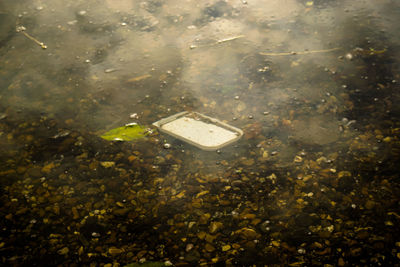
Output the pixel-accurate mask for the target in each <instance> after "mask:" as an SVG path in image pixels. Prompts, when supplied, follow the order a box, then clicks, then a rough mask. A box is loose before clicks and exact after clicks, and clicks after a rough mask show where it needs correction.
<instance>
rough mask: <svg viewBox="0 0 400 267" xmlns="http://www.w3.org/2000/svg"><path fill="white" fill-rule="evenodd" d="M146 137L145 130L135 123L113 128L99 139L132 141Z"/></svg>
mask: <svg viewBox="0 0 400 267" xmlns="http://www.w3.org/2000/svg"><path fill="white" fill-rule="evenodd" d="M146 135H147V133H146V128H145V127H143V126H140V125H138V124H136V123H129V124H126V125H125V126H122V127H118V128H114V129H112V130H110V131H108V132H106V133H105V134H103V135H101V138H103V139H106V140H108V141H132V140H136V139H140V138H143V137H145V136H146Z"/></svg>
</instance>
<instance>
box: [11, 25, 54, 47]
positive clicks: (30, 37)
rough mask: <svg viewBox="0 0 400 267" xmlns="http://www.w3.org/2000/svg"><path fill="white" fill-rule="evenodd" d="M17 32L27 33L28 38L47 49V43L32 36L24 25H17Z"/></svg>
mask: <svg viewBox="0 0 400 267" xmlns="http://www.w3.org/2000/svg"><path fill="white" fill-rule="evenodd" d="M16 32H20V33H22V34H23V35H25V36H26V37H27V38H28V39H30V40H32V41H34V42H35V43H36V44H38V45H39V46H40V47H41V48H42V49H46V48H47V45H45V44H44V43H43V42H41V41H39V40H38V39H36V38H35V37H33V36H31V35H30V34H28V33H27V32H26V28H25V27H24V26H22V25H20V26H17V27H16Z"/></svg>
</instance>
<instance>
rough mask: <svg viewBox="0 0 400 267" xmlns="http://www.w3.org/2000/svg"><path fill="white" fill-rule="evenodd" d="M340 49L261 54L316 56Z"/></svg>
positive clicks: (266, 53) (267, 53) (266, 54)
mask: <svg viewBox="0 0 400 267" xmlns="http://www.w3.org/2000/svg"><path fill="white" fill-rule="evenodd" d="M339 49H340V48H338V47H337V48H331V49H322V50H310V51H300V52H294V51H292V52H282V53H272V52H271V53H269V52H260V53H259V54H260V55H262V56H291V55H308V54H316V53H328V52H333V51H336V50H339Z"/></svg>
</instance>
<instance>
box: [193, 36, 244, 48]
mask: <svg viewBox="0 0 400 267" xmlns="http://www.w3.org/2000/svg"><path fill="white" fill-rule="evenodd" d="M243 37H245V36H244V35H238V36H233V37H228V38H224V39H220V40H217V41H216V42H215V43H210V44H204V45H200V46H197V45H194V44H193V45H191V46H190V49H195V48H198V47H200V48H201V47H210V46H215V45H219V44H222V43H226V42H230V41H233V40H236V39H239V38H243Z"/></svg>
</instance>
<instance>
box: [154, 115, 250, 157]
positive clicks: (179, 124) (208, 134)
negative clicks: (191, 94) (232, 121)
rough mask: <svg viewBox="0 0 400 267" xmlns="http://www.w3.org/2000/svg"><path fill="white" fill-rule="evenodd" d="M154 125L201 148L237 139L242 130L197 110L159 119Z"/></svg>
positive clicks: (216, 145)
mask: <svg viewBox="0 0 400 267" xmlns="http://www.w3.org/2000/svg"><path fill="white" fill-rule="evenodd" d="M153 125H154V126H156V127H157V128H159V129H160V131H162V132H164V133H167V134H169V135H171V136H174V137H176V138H177V139H180V140H182V141H184V142H186V143H189V144H191V145H194V146H196V147H198V148H200V149H203V150H208V151H211V150H216V149H219V148H221V147H224V146H226V145H229V144H231V143H233V142H236V141H237V140H239V139H240V138H241V137H242V135H243V131H242V130H240V129H238V128H236V127H233V126H231V125H228V124H226V123H223V122H222V121H220V120H217V119H214V118H211V117H208V116H206V115H203V114H200V113H197V112H187V111H185V112H180V113H178V114H175V115H172V116H170V117H167V118H165V119H161V120H159V121H157V122H155V123H153Z"/></svg>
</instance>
